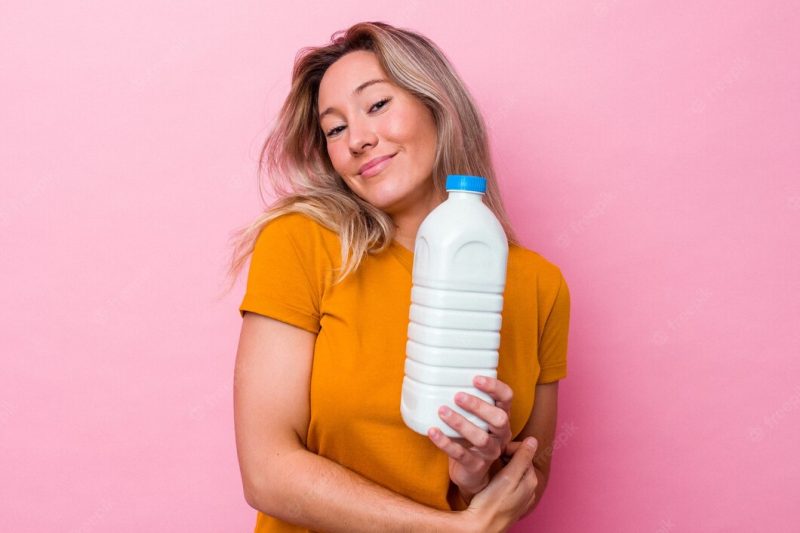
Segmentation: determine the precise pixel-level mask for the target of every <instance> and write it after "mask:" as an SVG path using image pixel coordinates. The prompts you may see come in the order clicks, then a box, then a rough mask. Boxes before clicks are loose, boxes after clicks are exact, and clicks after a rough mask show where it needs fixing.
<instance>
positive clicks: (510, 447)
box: [500, 437, 539, 465]
mask: <svg viewBox="0 0 800 533" xmlns="http://www.w3.org/2000/svg"><path fill="white" fill-rule="evenodd" d="M531 438H533V439H534V440H536V439H535V438H534V437H531ZM522 442H523V441H518V440H512V441H510V442H509V443H508V444H507V445H506V449H505V452H504V453H503V455H501V456H500V460H501V461H502V462H503V464H506V465H507V464H508V463H509V462H510V461H511V458H512V457H513V456H514V454H515V453H516V452H517V450H519V447H520V446H522ZM538 444H539V443H538V441H537V443H536V445H537V448H538ZM535 454H536V452H535V451H534V455H535Z"/></svg>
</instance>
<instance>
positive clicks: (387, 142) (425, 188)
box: [317, 50, 436, 214]
mask: <svg viewBox="0 0 800 533" xmlns="http://www.w3.org/2000/svg"><path fill="white" fill-rule="evenodd" d="M374 80H384V81H380V82H378V83H370V82H373V81H374ZM317 103H318V109H319V110H320V126H321V128H322V132H323V134H324V135H325V138H326V140H327V149H328V157H329V158H330V160H331V163H332V164H333V168H334V169H335V170H336V172H337V173H338V174H339V175H340V176H341V177H342V179H344V181H345V183H347V185H348V186H349V187H350V189H351V190H352V191H353V192H354V193H356V194H357V195H358V196H360V197H361V198H362V199H364V200H366V201H367V202H369V203H371V204H372V205H374V206H375V207H377V208H378V209H381V210H382V211H384V212H386V213H388V214H396V213H400V212H402V211H404V210H413V209H414V208H415V207H418V206H421V205H429V204H430V203H431V198H432V197H433V195H434V194H435V192H434V187H433V180H432V176H431V174H432V170H433V162H434V157H435V153H436V125H435V122H434V119H433V114H432V113H431V112H430V110H429V109H428V108H427V107H426V106H425V105H424V104H423V103H422V102H421V101H420V100H418V99H417V98H416V97H415V96H413V95H412V94H411V93H409V92H408V91H406V90H405V89H402V88H401V87H399V86H397V85H395V84H394V83H392V82H391V81H390V80H389V79H388V77H387V76H386V74H385V73H384V71H383V69H382V68H381V66H380V64H379V63H378V59H377V57H376V56H375V54H373V53H372V52H369V51H362V50H358V51H354V52H349V53H347V54H346V55H344V56H342V57H341V58H339V59H338V60H337V61H336V62H334V63H333V64H332V65H331V66H330V67H328V70H327V71H325V74H324V75H323V77H322V80H321V81H320V86H319V99H318V102H317ZM387 156H391V157H390V158H389V159H385V160H383V161H382V162H379V163H378V164H377V165H376V166H374V167H372V168H371V169H364V165H368V164H370V163H371V162H374V161H376V160H377V161H381V160H382V159H384V158H386V157H387ZM362 170H363V172H362Z"/></svg>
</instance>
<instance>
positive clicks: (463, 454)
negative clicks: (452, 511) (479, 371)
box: [428, 376, 514, 503]
mask: <svg viewBox="0 0 800 533" xmlns="http://www.w3.org/2000/svg"><path fill="white" fill-rule="evenodd" d="M481 379H483V381H481ZM472 382H473V384H474V385H475V387H476V388H477V389H479V390H481V391H483V392H485V393H487V394H488V395H489V396H491V397H492V398H493V399H494V401H495V405H491V404H489V403H487V402H486V401H484V400H482V399H480V398H478V397H477V396H473V395H472V394H467V393H465V392H459V393H458V394H456V398H455V401H456V405H458V406H459V407H461V408H462V409H464V410H465V411H469V412H470V413H473V414H475V415H476V416H477V417H478V418H480V419H482V420H485V421H486V422H487V423H488V424H489V432H488V433H487V432H486V431H483V430H482V429H480V428H478V427H477V426H476V425H475V424H473V423H472V422H470V421H468V420H467V419H466V418H464V417H463V416H462V415H460V414H459V413H457V412H455V411H452V410H450V409H448V408H447V407H445V406H442V407H440V408H439V417H440V418H441V419H442V420H444V422H445V423H446V424H447V425H448V426H450V427H451V428H453V429H454V430H456V431H457V432H458V433H460V434H461V435H462V436H463V437H464V438H452V437H448V436H447V435H445V434H444V433H442V432H441V431H440V430H439V429H438V428H435V427H431V428H430V429H428V438H430V439H431V440H432V441H433V443H434V444H436V446H438V447H439V448H440V449H441V450H443V451H444V452H445V453H447V455H448V456H449V458H450V459H449V470H450V479H451V480H452V481H453V483H455V484H456V485H457V486H458V488H459V489H460V490H461V494H462V496H466V498H465V499H467V500H469V499H471V498H472V496H473V495H475V494H477V493H478V492H480V491H481V490H483V489H484V488H485V487H486V486H487V485H488V484H489V469H490V468H491V466H492V464H493V463H494V462H495V461H496V460H497V458H498V457H500V455H501V454H502V453H503V452H504V451H505V449H506V446H507V445H508V443H509V441H511V437H512V435H511V427H510V425H509V416H510V413H511V399H512V398H513V396H514V393H513V391H512V390H511V387H509V386H508V385H507V384H506V383H504V382H502V381H500V380H499V379H496V378H492V377H489V376H476V377H475V378H473V381H472ZM467 503H469V502H468V501H467Z"/></svg>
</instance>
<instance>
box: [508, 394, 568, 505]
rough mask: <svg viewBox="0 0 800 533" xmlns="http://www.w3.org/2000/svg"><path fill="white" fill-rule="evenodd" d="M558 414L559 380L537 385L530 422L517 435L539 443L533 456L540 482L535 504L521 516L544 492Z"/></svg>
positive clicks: (537, 486) (535, 470) (519, 438)
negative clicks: (532, 438) (530, 438)
mask: <svg viewBox="0 0 800 533" xmlns="http://www.w3.org/2000/svg"><path fill="white" fill-rule="evenodd" d="M557 414H558V381H554V382H552V383H543V384H541V385H536V399H535V402H534V405H533V412H532V413H531V416H530V417H529V418H528V422H527V423H526V424H525V427H523V428H522V431H521V432H520V434H519V435H518V436H517V440H518V441H521V440H523V439H525V437H535V438H536V440H537V441H538V443H539V446H538V447H537V449H536V454H535V455H534V458H533V468H534V472H536V477H537V479H538V480H539V483H538V484H537V485H536V498H535V499H534V500H533V504H532V505H531V506H530V507H529V508H528V510H527V511H525V512H524V513H523V514H522V516H521V517H520V518H524V517H526V516H528V515H529V514H530V513H531V512H532V511H533V509H534V508H535V507H536V505H537V504H538V503H539V500H540V499H541V498H542V495H543V494H544V490H545V488H546V487H547V480H548V478H549V477H550V460H551V459H552V457H553V441H554V440H555V433H556V418H557Z"/></svg>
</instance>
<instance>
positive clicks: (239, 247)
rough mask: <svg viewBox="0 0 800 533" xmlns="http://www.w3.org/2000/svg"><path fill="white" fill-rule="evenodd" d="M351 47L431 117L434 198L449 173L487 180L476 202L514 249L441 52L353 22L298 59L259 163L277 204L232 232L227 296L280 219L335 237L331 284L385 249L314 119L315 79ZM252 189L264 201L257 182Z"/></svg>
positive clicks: (479, 140)
mask: <svg viewBox="0 0 800 533" xmlns="http://www.w3.org/2000/svg"><path fill="white" fill-rule="evenodd" d="M355 50H367V51H371V52H373V53H374V54H375V55H376V57H377V59H378V61H379V63H380V65H381V67H382V68H383V70H384V71H385V72H386V74H387V76H388V77H389V78H390V79H391V80H392V81H393V82H394V83H395V84H396V85H398V86H400V87H402V88H404V89H405V90H407V91H409V92H410V93H411V94H413V95H414V96H416V97H417V98H419V99H420V101H422V102H423V103H424V104H425V105H426V106H427V107H428V108H429V109H430V110H431V112H432V113H433V116H434V119H435V123H436V130H437V149H436V155H435V159H434V164H433V172H432V174H433V181H434V187H435V189H436V192H437V193H438V194H440V195H441V197H446V191H445V186H444V185H445V180H446V177H447V174H471V175H476V176H482V177H484V178H486V181H487V183H486V194H485V197H484V199H483V200H484V202H485V204H486V205H487V206H488V207H489V208H490V209H491V210H492V212H493V213H494V215H495V216H496V217H497V219H498V220H499V221H500V223H501V224H502V226H503V229H504V230H505V232H506V236H507V238H508V241H509V242H510V243H515V244H516V243H518V241H517V238H516V235H515V234H514V231H513V229H512V227H511V224H510V223H509V221H508V217H507V215H506V212H505V208H504V206H503V202H502V199H501V197H500V190H499V187H498V185H497V182H496V181H495V172H494V168H493V166H492V162H491V158H490V153H489V144H488V139H487V136H486V127H485V125H484V122H483V119H482V117H481V115H480V113H479V112H478V108H477V106H476V105H475V103H474V102H473V100H472V97H471V96H470V94H469V93H468V91H467V89H466V88H465V85H464V82H463V81H462V80H461V78H460V77H459V76H458V74H457V73H456V71H455V69H454V68H453V67H452V66H451V65H450V62H449V61H448V60H447V58H446V57H445V55H444V53H443V52H442V51H441V50H440V49H439V48H438V47H437V46H436V45H435V44H434V43H433V42H432V41H431V40H430V39H428V38H427V37H424V36H423V35H420V34H418V33H415V32H413V31H410V30H407V29H401V28H396V27H394V26H391V25H389V24H386V23H383V22H360V23H357V24H354V25H353V26H351V27H350V28H348V29H347V30H341V31H338V32H336V33H334V34H333V35H332V36H331V42H330V44H328V45H325V46H321V47H305V48H302V49H301V50H300V51H299V52H298V54H297V57H296V59H295V64H294V69H293V72H292V86H291V90H290V91H289V95H288V96H287V97H286V100H285V101H284V103H283V106H282V107H281V110H280V113H279V115H278V120H277V124H276V126H275V127H274V128H273V130H272V131H271V132H270V134H269V135H268V137H267V139H266V141H265V142H264V144H263V147H262V149H261V154H260V158H259V177H260V175H261V172H262V171H266V172H267V175H268V179H269V181H270V183H271V185H272V189H273V191H274V193H275V196H276V198H277V199H276V200H275V201H274V202H273V204H272V205H271V206H269V207H268V208H267V209H266V211H265V212H264V213H262V214H261V215H260V216H259V217H258V218H256V219H255V221H253V222H252V223H251V224H249V225H247V226H245V227H244V228H241V229H239V230H237V231H235V232H234V234H233V237H232V240H233V256H232V259H231V263H230V267H229V270H228V278H229V279H230V281H231V284H230V285H229V287H228V290H229V289H230V287H231V286H232V285H233V283H234V282H235V280H236V278H237V277H238V275H239V273H240V271H241V269H242V267H243V265H244V263H245V261H246V260H247V257H248V256H249V255H250V254H251V253H252V251H253V247H254V244H255V241H256V239H257V237H258V235H259V233H260V232H261V230H262V228H263V227H264V226H265V225H266V224H267V223H268V222H269V221H270V220H272V219H274V218H277V217H279V216H281V215H283V214H286V213H291V212H300V213H305V214H306V215H308V216H310V217H312V218H313V219H315V220H316V221H318V222H319V223H320V224H321V225H323V226H324V227H326V228H328V229H330V230H332V231H334V232H336V233H337V234H338V235H339V238H340V242H341V253H342V261H341V265H342V266H341V268H340V269H339V276H338V277H337V278H336V280H335V281H334V283H339V282H341V281H342V280H343V279H344V278H345V277H347V275H348V274H350V273H351V272H353V271H355V270H356V269H357V268H358V266H359V265H360V264H361V261H362V259H363V258H364V255H365V254H367V253H369V254H377V253H381V252H383V251H384V250H385V249H386V248H387V247H388V246H389V245H390V244H391V242H392V240H393V239H394V233H395V228H394V224H393V221H392V219H391V217H390V216H389V215H388V214H386V213H385V212H383V211H381V210H380V209H378V208H376V207H375V206H373V205H371V204H370V203H369V202H366V201H365V200H363V199H362V198H360V197H359V196H357V195H356V194H355V193H353V192H352V191H351V190H350V188H349V187H348V186H347V185H346V184H345V182H344V181H343V180H342V178H341V177H340V176H339V175H338V174H337V173H336V171H335V170H334V168H333V166H332V165H331V162H330V159H329V158H328V153H327V147H326V140H325V135H324V133H323V132H322V129H321V127H320V124H319V120H318V109H317V95H318V92H319V84H320V81H321V80H322V76H323V75H324V74H325V71H326V70H327V69H328V67H330V66H331V65H332V64H333V63H334V62H335V61H336V60H337V59H339V58H340V57H342V56H343V55H345V54H347V53H348V52H352V51H355ZM258 187H259V194H260V196H261V198H262V200H263V198H264V196H263V184H262V180H261V179H259V181H258Z"/></svg>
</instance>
